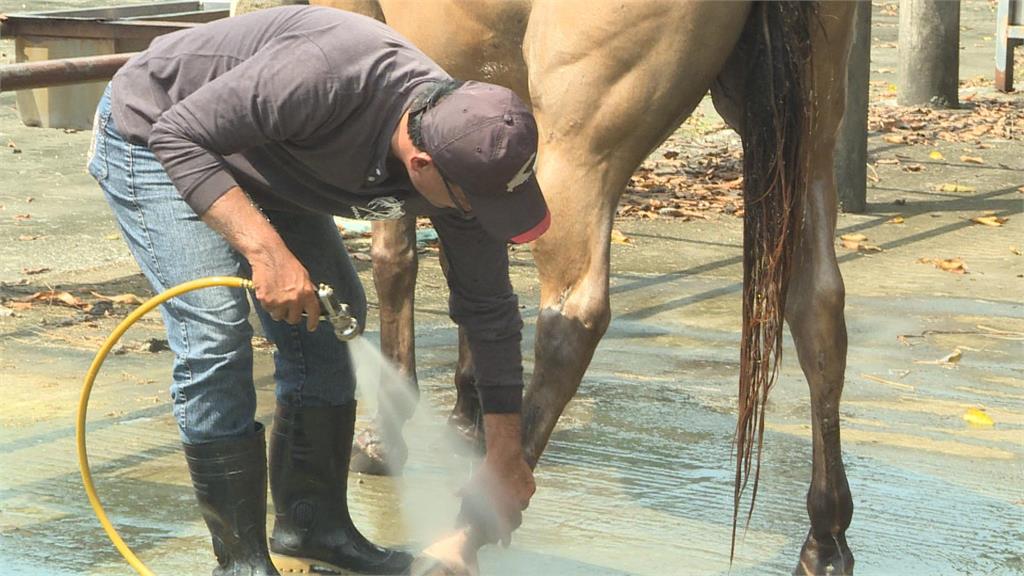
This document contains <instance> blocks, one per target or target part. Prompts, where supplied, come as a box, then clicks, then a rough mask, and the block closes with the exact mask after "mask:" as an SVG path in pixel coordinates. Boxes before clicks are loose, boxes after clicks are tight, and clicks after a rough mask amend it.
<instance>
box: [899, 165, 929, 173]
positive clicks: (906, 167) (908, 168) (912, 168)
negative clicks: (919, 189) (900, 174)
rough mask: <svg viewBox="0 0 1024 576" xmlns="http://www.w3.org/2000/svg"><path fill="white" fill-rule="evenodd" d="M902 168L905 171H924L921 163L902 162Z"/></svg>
mask: <svg viewBox="0 0 1024 576" xmlns="http://www.w3.org/2000/svg"><path fill="white" fill-rule="evenodd" d="M903 169H904V170H906V171H907V172H923V171H924V165H923V164H904V165H903Z"/></svg>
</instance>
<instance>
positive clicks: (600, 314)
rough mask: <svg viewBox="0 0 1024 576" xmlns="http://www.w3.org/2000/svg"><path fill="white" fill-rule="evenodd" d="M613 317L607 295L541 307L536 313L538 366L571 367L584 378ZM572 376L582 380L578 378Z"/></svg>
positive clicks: (576, 379)
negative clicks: (558, 305) (583, 374)
mask: <svg viewBox="0 0 1024 576" xmlns="http://www.w3.org/2000/svg"><path fill="white" fill-rule="evenodd" d="M610 321H611V308H610V306H609V304H608V299H607V297H606V296H605V297H595V298H587V299H585V300H584V301H582V302H580V301H576V302H571V303H569V304H567V305H563V306H560V307H548V308H544V309H542V310H541V311H540V314H539V315H538V317H537V343H536V357H537V363H538V368H542V367H558V368H560V369H565V368H569V369H571V370H573V371H574V372H579V374H578V376H579V377H580V378H581V377H582V371H583V369H585V368H586V366H587V364H589V363H590V359H591V357H592V356H593V353H594V349H595V348H596V347H597V344H598V342H600V340H601V337H602V336H604V333H605V332H606V331H607V330H608V324H609V323H610ZM541 365H543V366H541ZM570 380H573V381H575V382H576V385H578V384H579V380H578V378H571V379H570Z"/></svg>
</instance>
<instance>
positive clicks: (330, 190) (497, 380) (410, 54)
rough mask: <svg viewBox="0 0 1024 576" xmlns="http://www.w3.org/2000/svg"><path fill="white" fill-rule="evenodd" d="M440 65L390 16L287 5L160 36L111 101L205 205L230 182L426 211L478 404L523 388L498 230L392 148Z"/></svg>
mask: <svg viewBox="0 0 1024 576" xmlns="http://www.w3.org/2000/svg"><path fill="white" fill-rule="evenodd" d="M447 78H448V75H447V74H446V73H445V72H444V70H442V69H441V68H440V67H439V66H438V65H437V64H435V63H434V62H433V61H431V60H430V59H429V58H428V57H427V56H426V55H425V54H423V53H422V52H420V51H419V50H417V49H416V48H415V47H414V46H412V45H411V44H410V43H409V42H408V41H407V40H406V39H404V38H403V37H402V36H400V35H399V34H398V33H397V32H395V31H394V30H392V29H390V28H388V27H387V26H385V25H383V24H381V23H379V22H377V21H375V20H373V19H370V18H366V17H363V16H359V15H356V14H352V13H348V12H343V11H340V10H335V9H331V8H315V7H305V6H289V7H283V8H274V9H270V10H263V11H260V12H254V13H251V14H247V15H245V16H240V17H236V18H230V19H225V20H219V21H216V22H212V23H210V24H205V25H203V26H199V27H196V28H193V29H190V30H187V31H181V32H176V33H173V34H168V35H166V36H161V37H159V38H157V39H156V40H154V41H153V43H152V44H151V45H150V47H149V49H148V50H146V51H145V52H143V53H142V54H140V55H138V56H136V57H134V58H132V59H131V60H130V61H129V62H128V63H127V64H125V66H124V67H123V68H121V70H120V71H119V72H118V73H117V75H115V76H114V80H113V82H112V95H111V100H112V104H113V106H112V114H113V119H114V124H115V126H116V127H117V129H118V131H119V132H120V133H121V134H122V135H123V136H124V137H125V138H127V139H128V140H129V141H131V142H133V143H136V144H141V145H146V146H148V147H149V148H150V149H151V150H152V151H153V153H154V154H155V155H156V156H157V158H158V159H159V160H160V162H161V164H163V166H164V169H165V170H166V172H167V174H168V176H169V177H170V179H171V181H172V182H174V184H175V186H176V187H177V188H178V190H179V192H180V193H181V195H182V197H183V198H184V199H185V201H186V202H188V204H189V205H190V206H191V207H192V208H193V210H195V212H196V213H197V214H200V215H201V214H203V213H204V212H205V211H206V210H207V209H208V208H209V207H210V205H211V204H213V202H214V201H216V200H217V199H218V198H219V197H220V196H222V195H223V194H224V193H226V192H227V191H228V190H229V189H231V188H232V187H233V186H236V185H237V186H240V187H241V188H243V189H244V190H245V191H246V192H247V193H248V194H249V195H250V196H251V197H252V198H253V200H254V201H255V202H256V203H257V204H258V205H260V206H261V207H264V208H267V209H273V210H285V211H299V212H319V213H331V214H337V215H344V216H349V217H356V218H366V219H380V218H398V217H401V216H403V215H405V214H417V215H430V217H431V219H432V220H433V222H434V225H435V227H436V228H437V231H438V235H439V237H440V239H441V242H442V243H443V245H444V248H445V252H446V254H447V256H448V258H449V261H450V263H451V266H450V270H449V274H448V285H449V287H450V289H451V297H450V299H449V307H450V313H451V316H452V319H454V320H455V321H456V322H457V323H458V324H459V325H460V326H463V327H464V328H465V329H466V331H467V335H468V338H469V342H470V349H471V351H472V352H473V355H474V361H475V365H476V376H477V386H478V388H479V391H480V400H481V404H482V406H483V409H484V411H485V412H515V411H518V410H519V408H520V405H521V402H522V357H521V351H520V338H521V331H522V320H521V318H520V315H519V307H518V300H517V298H516V296H515V294H514V293H513V291H512V285H511V282H510V281H509V277H508V253H507V251H506V247H505V244H504V243H503V242H501V241H499V240H496V239H494V238H492V237H491V236H490V235H488V234H487V233H486V232H485V231H484V230H483V228H481V227H480V225H479V223H478V222H477V221H476V220H464V219H463V218H462V217H461V216H460V215H457V214H455V213H454V212H453V211H451V210H439V209H436V208H434V207H432V206H431V205H430V204H429V203H428V202H427V201H426V199H425V198H423V197H422V196H420V195H419V194H418V193H416V192H415V190H414V189H413V187H412V185H411V183H410V182H409V179H408V175H407V174H406V172H405V170H404V168H403V167H402V166H401V163H400V162H398V161H397V160H396V159H395V158H393V157H392V156H390V142H391V136H392V134H393V133H394V130H395V128H396V127H397V126H398V123H399V120H400V119H401V116H402V114H403V113H404V111H405V109H406V108H407V107H408V105H409V103H410V102H411V100H412V98H413V97H414V96H415V94H416V93H417V91H418V90H420V89H423V88H424V87H425V85H426V84H428V83H432V82H437V81H441V80H445V79H447Z"/></svg>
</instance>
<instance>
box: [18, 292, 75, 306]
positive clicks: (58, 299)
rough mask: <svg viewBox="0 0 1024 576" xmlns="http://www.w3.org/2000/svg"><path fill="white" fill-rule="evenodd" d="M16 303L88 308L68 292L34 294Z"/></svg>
mask: <svg viewBox="0 0 1024 576" xmlns="http://www.w3.org/2000/svg"><path fill="white" fill-rule="evenodd" d="M17 302H29V303H31V302H45V303H47V304H55V303H61V304H64V305H66V306H71V307H72V308H86V307H88V306H89V305H88V304H87V303H86V302H83V301H82V300H80V299H79V298H78V297H76V296H75V295H73V294H71V293H70V292H58V291H56V290H47V291H46V292H36V293H35V294H32V295H31V296H26V297H24V298H19V299H18V300H17Z"/></svg>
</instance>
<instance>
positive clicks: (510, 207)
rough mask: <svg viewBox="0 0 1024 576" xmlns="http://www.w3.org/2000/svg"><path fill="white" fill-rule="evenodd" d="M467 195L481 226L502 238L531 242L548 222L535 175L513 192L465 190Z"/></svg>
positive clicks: (546, 227) (544, 203)
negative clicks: (474, 191)
mask: <svg viewBox="0 0 1024 576" xmlns="http://www.w3.org/2000/svg"><path fill="white" fill-rule="evenodd" d="M466 192H469V191H468V190H467V191H466ZM467 196H468V197H469V203H470V206H471V208H472V210H473V215H474V216H476V218H477V219H478V220H479V221H480V224H481V225H482V226H483V227H484V230H486V231H487V232H488V233H489V234H490V235H491V236H494V237H495V238H498V239H499V240H501V241H503V242H511V243H513V244H525V243H527V242H532V241H534V240H536V239H537V238H539V237H540V236H541V234H544V232H546V231H547V229H548V227H549V226H550V225H551V213H550V212H548V205H547V202H545V201H544V195H543V194H542V193H541V190H540V184H538V183H537V177H536V175H533V176H531V177H530V179H529V180H527V181H526V182H524V183H522V184H520V185H519V186H518V187H517V188H516V190H515V192H511V193H506V192H504V191H502V192H501V193H497V194H495V193H493V192H482V193H480V194H473V193H472V192H469V193H468V194H467Z"/></svg>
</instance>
